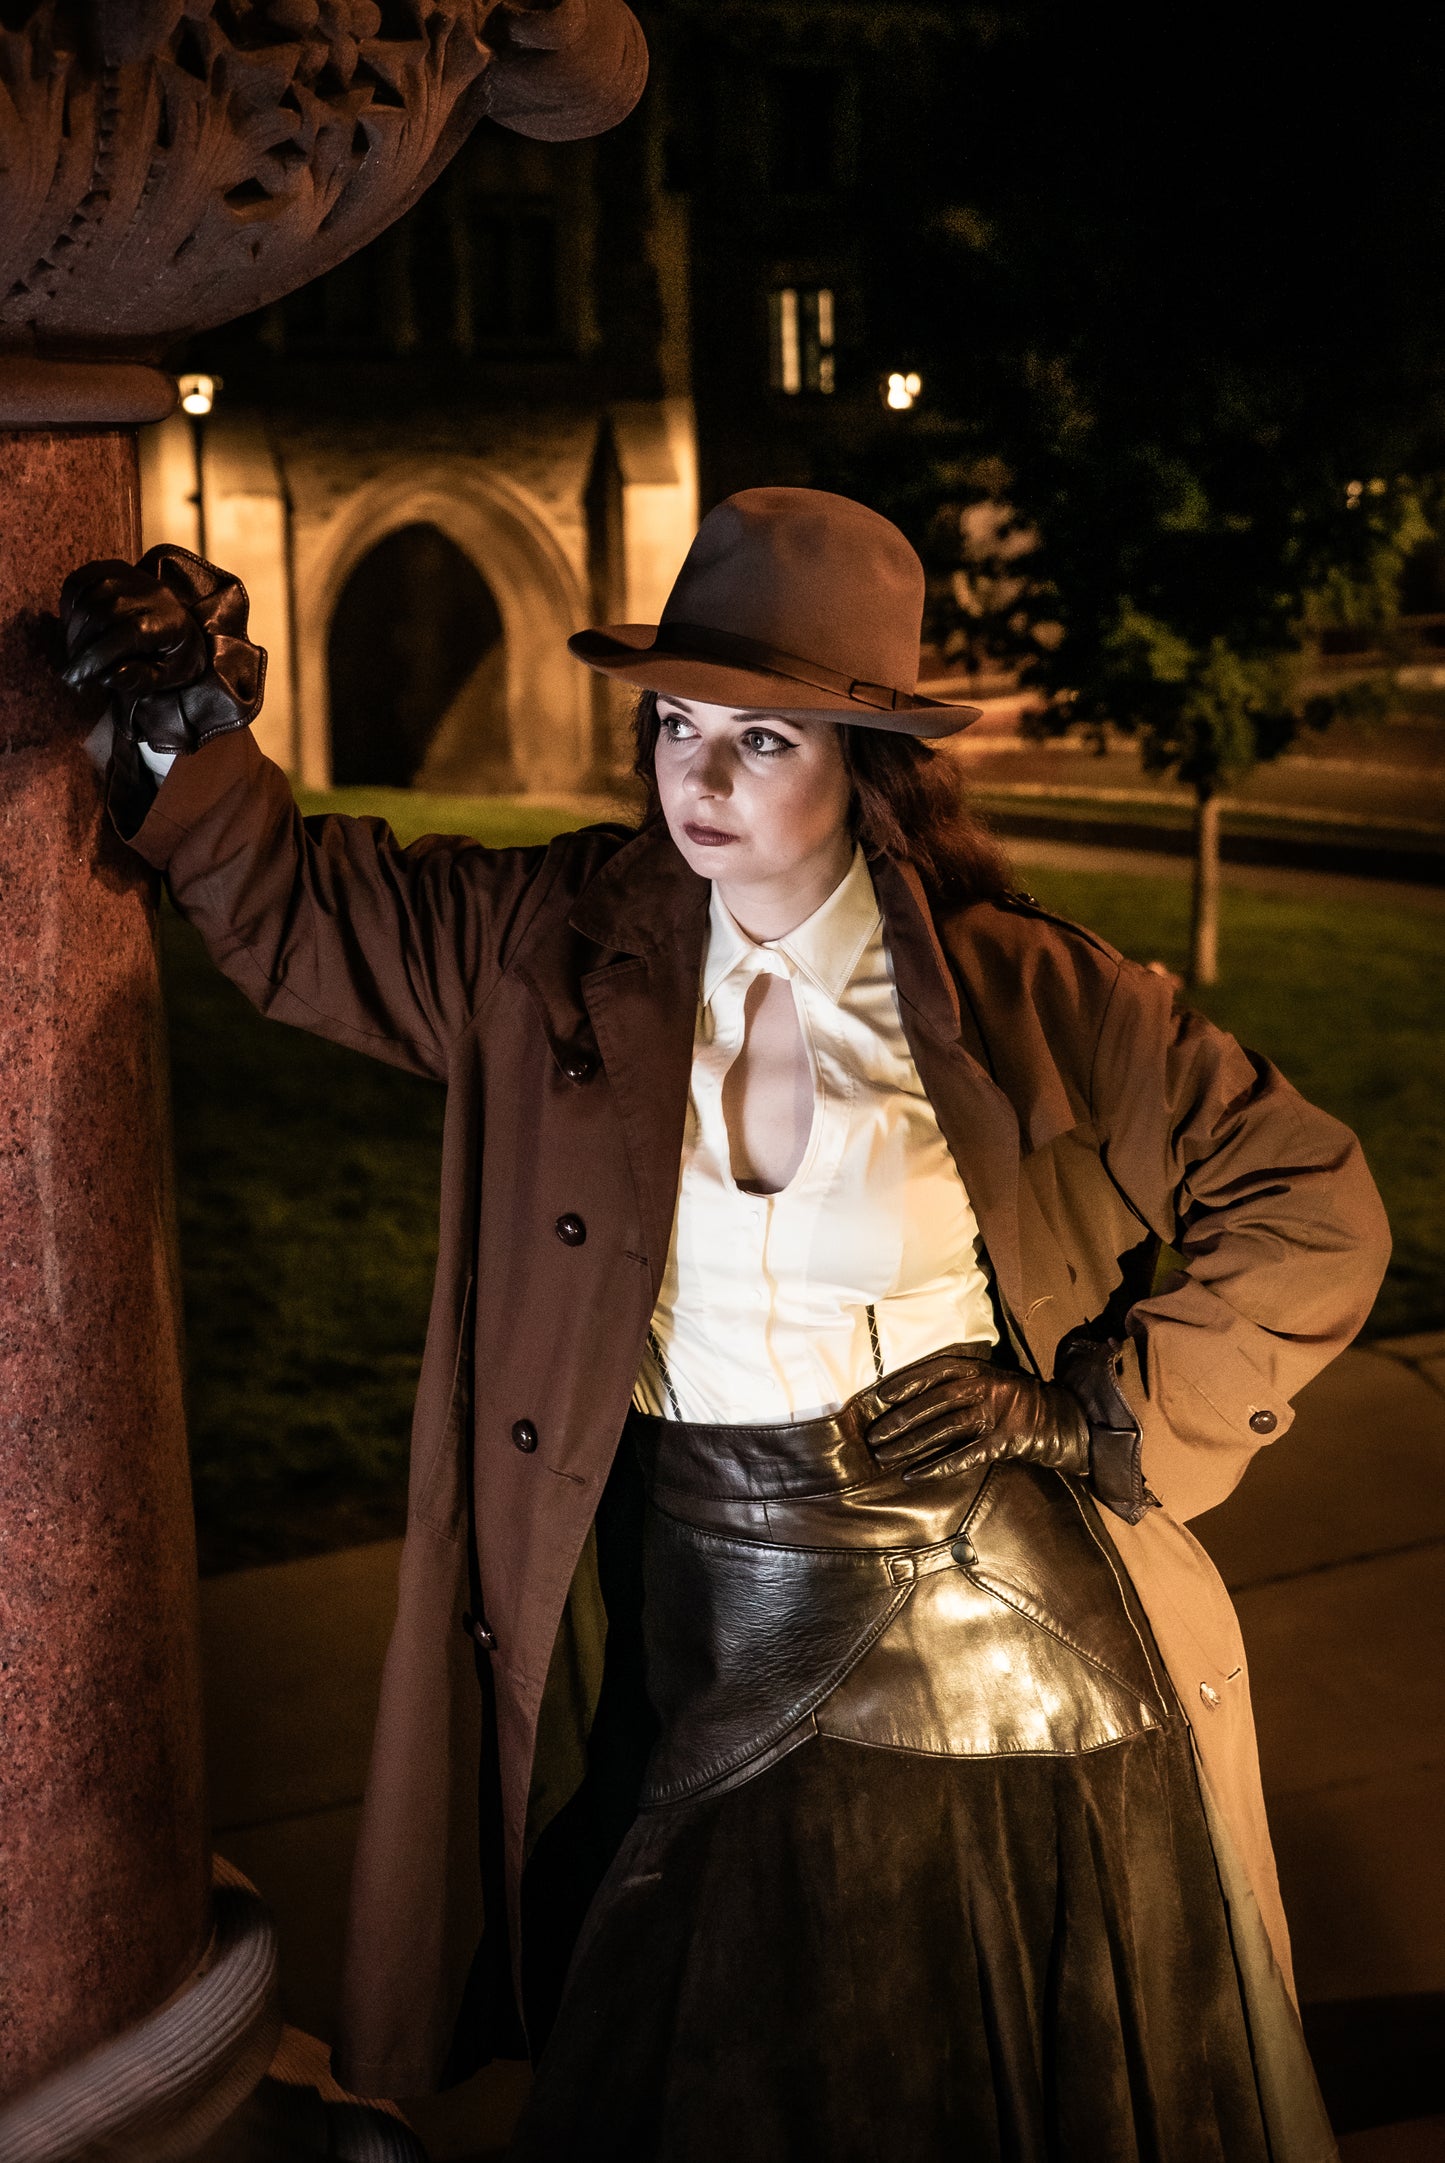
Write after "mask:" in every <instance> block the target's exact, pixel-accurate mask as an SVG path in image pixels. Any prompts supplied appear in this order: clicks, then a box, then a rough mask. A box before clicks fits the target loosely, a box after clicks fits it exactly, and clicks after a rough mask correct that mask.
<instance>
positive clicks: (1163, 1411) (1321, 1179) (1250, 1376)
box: [1091, 962, 1390, 1519]
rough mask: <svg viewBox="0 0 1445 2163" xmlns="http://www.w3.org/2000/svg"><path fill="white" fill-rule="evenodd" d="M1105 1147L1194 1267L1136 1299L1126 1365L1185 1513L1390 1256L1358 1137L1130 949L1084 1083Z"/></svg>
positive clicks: (1147, 1214) (1354, 1326) (1370, 1294)
mask: <svg viewBox="0 0 1445 2163" xmlns="http://www.w3.org/2000/svg"><path fill="white" fill-rule="evenodd" d="M1091 1098H1092V1103H1093V1110H1094V1118H1095V1123H1096V1127H1097V1130H1098V1133H1099V1135H1100V1140H1101V1149H1102V1154H1103V1160H1104V1163H1105V1166H1106V1168H1107V1169H1108V1171H1109V1173H1110V1176H1111V1177H1112V1178H1113V1180H1114V1182H1115V1184H1116V1185H1117V1186H1118V1188H1119V1190H1120V1192H1121V1193H1122V1194H1123V1196H1124V1197H1125V1199H1126V1200H1127V1201H1128V1203H1129V1204H1130V1206H1131V1207H1132V1208H1133V1209H1134V1210H1135V1212H1136V1213H1137V1214H1138V1216H1139V1217H1140V1218H1141V1219H1142V1220H1143V1221H1144V1222H1145V1223H1147V1224H1148V1225H1149V1226H1150V1228H1151V1229H1152V1230H1153V1231H1155V1232H1156V1233H1158V1235H1159V1236H1160V1238H1162V1239H1164V1240H1166V1241H1167V1242H1168V1243H1169V1244H1170V1245H1171V1246H1173V1247H1175V1248H1176V1249H1177V1251H1178V1252H1179V1253H1180V1254H1181V1255H1182V1256H1183V1258H1184V1262H1185V1268H1184V1270H1183V1271H1181V1272H1176V1273H1175V1274H1174V1275H1173V1276H1172V1277H1171V1278H1169V1279H1167V1280H1166V1281H1165V1283H1164V1284H1163V1285H1162V1286H1161V1287H1160V1289H1159V1290H1158V1291H1157V1292H1156V1293H1154V1294H1153V1295H1151V1296H1150V1297H1148V1298H1146V1299H1142V1300H1139V1301H1138V1302H1136V1304H1135V1305H1134V1306H1133V1308H1131V1310H1130V1312H1129V1315H1128V1317H1127V1321H1126V1330H1127V1344H1126V1347H1125V1359H1124V1365H1123V1373H1122V1376H1121V1381H1122V1386H1123V1390H1124V1394H1125V1396H1126V1398H1127V1399H1128V1401H1129V1403H1130V1405H1131V1407H1132V1409H1133V1410H1134V1413H1135V1415H1136V1417H1137V1418H1138V1420H1139V1422H1140V1425H1141V1427H1142V1429H1143V1435H1144V1447H1143V1470H1144V1477H1145V1479H1146V1480H1147V1481H1148V1483H1149V1486H1150V1488H1151V1489H1152V1491H1153V1492H1154V1494H1156V1495H1157V1496H1158V1497H1159V1498H1160V1500H1161V1501H1162V1502H1163V1503H1164V1505H1165V1507H1166V1508H1167V1509H1168V1510H1169V1511H1170V1513H1171V1514H1172V1515H1173V1516H1174V1517H1176V1518H1180V1519H1183V1518H1188V1517H1193V1516H1196V1515H1197V1514H1198V1513H1199V1512H1200V1511H1201V1510H1207V1509H1212V1508H1213V1507H1214V1505H1215V1504H1216V1503H1219V1502H1222V1501H1223V1500H1224V1499H1225V1497H1226V1496H1227V1495H1228V1494H1230V1493H1231V1492H1232V1490H1233V1489H1234V1487H1235V1486H1236V1484H1237V1483H1238V1481H1239V1479H1240V1477H1241V1475H1242V1474H1243V1472H1244V1469H1245V1467H1246V1465H1247V1464H1248V1463H1249V1460H1250V1458H1251V1457H1252V1456H1253V1454H1254V1452H1255V1450H1257V1449H1258V1448H1259V1447H1260V1446H1261V1444H1262V1443H1264V1442H1267V1441H1269V1440H1271V1439H1272V1438H1274V1437H1275V1436H1278V1435H1281V1434H1283V1433H1284V1432H1285V1431H1286V1429H1287V1428H1288V1427H1289V1425H1290V1422H1291V1420H1292V1418H1293V1413H1292V1411H1291V1409H1290V1399H1291V1398H1292V1397H1293V1396H1294V1395H1295V1394H1296V1392H1297V1391H1299V1390H1300V1389H1301V1388H1303V1386H1304V1384H1305V1383H1306V1382H1308V1381H1309V1380H1310V1379H1311V1377H1312V1376H1313V1375H1315V1374H1317V1373H1319V1371H1320V1369H1321V1368H1323V1367H1325V1366H1326V1365H1327V1364H1328V1363H1329V1361H1330V1360H1331V1359H1333V1358H1334V1356H1335V1354H1336V1353H1337V1352H1340V1351H1342V1350H1343V1349H1344V1347H1345V1346H1346V1345H1347V1344H1348V1343H1349V1342H1350V1339H1351V1338H1352V1337H1353V1336H1354V1335H1355V1333H1356V1331H1357V1330H1358V1329H1359V1328H1360V1326H1361V1324H1362V1323H1363V1322H1364V1320H1365V1318H1366V1316H1367V1315H1368V1314H1369V1311H1370V1307H1371V1305H1372V1303H1373V1300H1374V1297H1375V1293H1376V1292H1377V1290H1378V1289H1379V1285H1380V1280H1381V1278H1382V1277H1383V1275H1384V1272H1385V1265H1386V1263H1387V1261H1388V1259H1389V1252H1390V1239H1389V1227H1388V1225H1387V1223H1386V1220H1385V1213H1384V1209H1383V1207H1382V1206H1381V1203H1380V1198H1379V1195H1378V1193H1377V1192H1376V1190H1375V1185H1374V1181H1373V1180H1372V1179H1371V1177H1370V1174H1369V1171H1368V1169H1367V1167H1366V1165H1365V1160H1364V1155H1363V1152H1362V1151H1361V1149H1360V1145H1359V1143H1358V1141H1357V1140H1356V1139H1355V1137H1354V1135H1353V1134H1352V1133H1351V1132H1350V1130H1349V1129H1348V1127H1345V1126H1342V1125H1341V1124H1340V1122H1339V1121H1338V1120H1337V1119H1332V1118H1331V1117H1330V1116H1329V1114H1328V1113H1326V1112H1322V1111H1319V1110H1317V1109H1316V1107H1315V1106H1314V1105H1312V1104H1308V1103H1306V1102H1305V1100H1304V1098H1303V1097H1301V1096H1300V1094H1299V1093H1298V1091H1297V1090H1295V1089H1293V1088H1292V1087H1291V1086H1290V1084H1289V1083H1288V1082H1287V1081H1286V1080H1285V1079H1284V1076H1283V1075H1282V1074H1281V1073H1280V1072H1279V1070H1278V1068H1277V1067H1274V1066H1272V1065H1271V1064H1270V1062H1269V1061H1268V1060H1267V1059H1262V1058H1260V1057H1259V1056H1258V1055H1257V1054H1255V1053H1253V1052H1249V1051H1246V1050H1244V1048H1243V1047H1242V1046H1241V1045H1239V1044H1238V1043H1236V1042H1235V1040H1234V1038H1233V1037H1231V1036H1228V1035H1226V1034H1225V1032H1224V1031H1223V1030H1222V1029H1217V1028H1216V1027H1215V1026H1214V1025H1213V1023H1211V1022H1209V1021H1206V1020H1205V1019H1204V1017H1203V1016H1202V1015H1200V1014H1195V1013H1191V1012H1188V1011H1183V1012H1179V1013H1175V1012H1174V1011H1173V1009H1172V1000H1171V996H1170V992H1169V988H1168V986H1167V984H1165V983H1164V982H1163V981H1162V980H1161V979H1160V978H1158V977H1157V976H1154V975H1151V974H1150V972H1149V971H1148V970H1145V969H1140V968H1138V967H1136V966H1135V965H1134V964H1132V963H1129V962H1125V963H1123V964H1122V965H1121V966H1120V970H1119V975H1118V978H1117V981H1116V983H1115V986H1114V990H1113V993H1112V995H1111V997H1110V1000H1109V1004H1108V1007H1107V1009H1106V1011H1105V1015H1104V1019H1103V1024H1102V1027H1101V1030H1100V1034H1099V1041H1098V1046H1097V1051H1096V1055H1095V1061H1094V1070H1093V1077H1092V1083H1091Z"/></svg>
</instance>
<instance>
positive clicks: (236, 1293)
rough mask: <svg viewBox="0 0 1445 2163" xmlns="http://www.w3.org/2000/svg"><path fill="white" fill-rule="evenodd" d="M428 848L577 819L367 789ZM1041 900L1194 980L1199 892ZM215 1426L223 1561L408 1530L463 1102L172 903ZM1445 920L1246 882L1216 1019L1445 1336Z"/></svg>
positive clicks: (178, 1047) (204, 1495)
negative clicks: (1282, 1099) (212, 953)
mask: <svg viewBox="0 0 1445 2163" xmlns="http://www.w3.org/2000/svg"><path fill="white" fill-rule="evenodd" d="M305 808H306V809H307V810H315V809H329V808H340V809H365V810H368V811H375V812H378V813H380V814H381V815H382V816H384V817H386V818H388V819H389V820H390V821H391V823H392V825H393V826H394V827H395V829H396V830H397V832H398V833H399V834H400V835H401V837H402V838H403V839H404V840H410V839H412V838H414V836H415V835H417V834H419V833H423V832H426V831H428V830H433V831H435V830H442V831H456V832H471V833H475V834H476V835H477V836H478V837H479V838H480V839H481V840H483V841H486V842H489V843H493V844H503V843H515V842H533V841H537V840H540V839H544V838H545V837H546V836H547V835H549V834H551V833H553V832H555V831H557V830H558V829H559V828H561V827H563V826H566V825H568V824H573V823H576V821H575V820H573V819H570V818H568V817H567V816H566V815H564V814H561V813H558V812H548V811H546V810H544V809H541V808H539V807H538V806H537V805H535V804H530V803H527V804H507V803H504V802H493V803H478V802H475V801H466V800H450V799H443V798H434V797H430V798H429V797H418V796H413V795H411V794H410V793H408V792H404V791H392V792H387V791H376V790H368V791H362V790H344V791H339V792H337V794H336V795H335V796H332V797H326V798H319V797H308V798H306V799H305ZM1018 855H1019V865H1020V872H1021V876H1022V877H1023V879H1024V881H1025V883H1026V884H1027V885H1029V887H1030V888H1031V889H1032V891H1033V892H1035V893H1036V894H1037V895H1038V896H1039V898H1040V900H1041V901H1043V902H1045V903H1046V904H1047V905H1048V906H1050V907H1054V908H1057V909H1059V910H1060V911H1061V912H1062V913H1063V914H1065V915H1068V916H1072V917H1074V918H1076V919H1078V920H1079V921H1080V922H1083V923H1087V924H1090V925H1092V926H1093V927H1094V928H1095V929H1096V930H1098V931H1100V932H1102V933H1103V934H1104V936H1105V937H1106V938H1109V939H1111V940H1112V941H1113V942H1114V943H1115V944H1116V945H1118V946H1120V947H1122V948H1123V949H1124V951H1125V952H1127V953H1132V954H1135V955H1137V956H1138V957H1139V958H1140V959H1141V960H1146V961H1150V960H1155V959H1159V960H1163V961H1165V962H1168V963H1169V964H1170V965H1171V966H1174V967H1178V966H1180V965H1181V963H1182V959H1183V955H1184V952H1185V941H1186V930H1187V918H1186V910H1187V890H1186V886H1185V882H1184V881H1183V880H1182V879H1157V878H1139V877H1133V876H1129V875H1126V874H1106V873H1094V872H1077V873H1074V872H1070V873H1064V872H1058V871H1048V872H1046V871H1044V870H1042V869H1040V870H1037V871H1035V870H1032V869H1031V868H1030V867H1029V865H1028V856H1027V844H1022V845H1021V846H1020V849H1019V852H1018ZM162 942H163V959H164V968H165V976H166V990H167V1000H168V1007H169V1014H170V1028H171V1045H172V1066H173V1087H174V1098H175V1125H176V1146H177V1155H178V1167H179V1197H180V1216H181V1248H182V1262H183V1268H184V1277H185V1292H186V1325H187V1334H188V1344H189V1367H190V1418H191V1438H192V1460H193V1468H194V1475H195V1490H196V1516H197V1524H198V1528H199V1533H200V1542H201V1559H202V1567H203V1569H206V1570H208V1571H214V1570H222V1569H231V1568H236V1567H239V1566H241V1565H243V1564H245V1563H248V1562H257V1561H274V1560H278V1559H280V1558H281V1557H283V1556H286V1555H294V1554H304V1553H311V1552H316V1551H319V1550H322V1549H326V1548H330V1547H337V1546H344V1545H348V1544H350V1543H352V1542H354V1541H360V1540H366V1539H379V1538H383V1537H385V1536H387V1535H388V1534H390V1533H393V1532H397V1531H399V1530H400V1529H401V1522H402V1507H403V1498H404V1492H405V1468H406V1447H407V1435H408V1429H409V1421H410V1414H411V1401H412V1394H413V1391H414V1388H415V1384H416V1375H417V1368H418V1364H419V1361H420V1355H421V1344H422V1337H423V1334H424V1331H425V1325H426V1311H427V1299H428V1294H429V1291H430V1285H431V1273H432V1267H433V1262H434V1259H435V1242H436V1202H437V1177H438V1164H439V1157H440V1139H441V1116H442V1092H441V1090H440V1089H439V1088H437V1087H436V1086H435V1085H433V1084H431V1083H427V1082H421V1081H416V1080H413V1079H412V1078H411V1077H410V1076H408V1075H405V1074H399V1073H397V1072H396V1071H395V1070H394V1069H392V1068H389V1067H384V1066H380V1065H377V1064H376V1063H375V1062H373V1061H371V1060H368V1059H364V1058H362V1057H361V1056H360V1055H359V1054H357V1053H354V1052H349V1051H343V1050H341V1049H340V1048H338V1047H337V1046H335V1045H330V1044H325V1043H322V1042H321V1041H319V1040H318V1039H316V1038H312V1037H308V1036H305V1035H303V1034H302V1033H301V1032H300V1031H298V1030H294V1029H286V1028H282V1027H279V1026H275V1025H271V1024H268V1023H265V1022H263V1021H261V1020H260V1018H259V1017H258V1016H257V1015H255V1014H254V1013H253V1012H252V1010H251V1009H250V1007H249V1006H248V1005H247V1004H246V1002H245V1001H244V1000H243V999H242V998H241V995H240V994H239V992H237V991H235V990H234V989H233V988H232V986H231V985H230V984H228V983H227V982H226V980H225V979H224V978H223V977H222V976H221V975H220V974H219V972H218V971H216V970H215V969H214V968H213V967H212V966H211V964H210V962H209V960H208V959H207V957H206V955H205V953H204V951H203V950H202V948H201V946H200V942H199V940H198V939H197V938H196V936H195V934H194V933H192V932H191V931H190V930H189V928H188V927H187V926H186V925H185V924H183V923H181V922H180V921H179V920H178V919H177V918H176V916H175V915H174V914H173V913H172V912H171V911H170V910H169V909H167V910H166V911H165V913H164V916H163V919H162ZM1442 943H1445V940H1442V919H1441V918H1440V917H1439V916H1432V915H1428V914H1426V913H1425V912H1423V911H1421V912H1419V913H1418V914H1417V913H1413V912H1409V911H1404V910H1396V909H1388V908H1384V907H1379V906H1371V905H1369V904H1368V903H1367V902H1366V903H1355V902H1352V903H1351V904H1350V906H1349V908H1348V909H1345V908H1342V907H1340V906H1338V905H1329V904H1325V903H1321V902H1316V901H1295V900H1280V899H1276V898H1274V897H1272V896H1265V895H1260V894H1253V893H1243V892H1231V891H1227V892H1226V896H1225V903H1224V924H1223V957H1224V969H1225V974H1226V978H1227V981H1226V982H1225V983H1224V984H1223V985H1221V986H1220V987H1219V989H1218V990H1217V992H1215V993H1212V994H1211V995H1210V996H1209V998H1208V999H1207V1001H1205V1002H1203V1003H1204V1004H1206V1005H1207V1007H1208V1009H1209V1011H1210V1013H1211V1014H1212V1015H1213V1016H1214V1017H1215V1019H1216V1020H1218V1021H1220V1022H1222V1023H1223V1024H1224V1026H1225V1027H1226V1028H1229V1029H1232V1030H1233V1031H1234V1032H1235V1033H1236V1034H1237V1035H1239V1036H1241V1037H1242V1038H1243V1039H1244V1040H1245V1041H1246V1042H1247V1043H1249V1044H1251V1045H1253V1046H1255V1047H1257V1048H1258V1049H1259V1050H1261V1051H1264V1052H1267V1053H1268V1054H1269V1055H1270V1056H1271V1057H1272V1058H1274V1059H1276V1060H1278V1062H1279V1064H1280V1065H1281V1066H1282V1067H1283V1068H1284V1070H1285V1072H1286V1073H1287V1074H1288V1075H1289V1076H1290V1078H1291V1080H1293V1081H1294V1082H1296V1083H1297V1084H1298V1086H1299V1087H1300V1088H1301V1089H1303V1090H1304V1092H1305V1094H1306V1095H1307V1096H1310V1097H1312V1098H1313V1099H1314V1100H1315V1101H1316V1102H1317V1103H1320V1104H1322V1105H1325V1106H1326V1107H1327V1108H1328V1109H1329V1110H1331V1111H1333V1112H1335V1113H1337V1114H1338V1116H1339V1117H1340V1118H1342V1119H1345V1120H1347V1121H1348V1122H1349V1124H1350V1125H1351V1126H1353V1127H1354V1128H1355V1129H1356V1131H1357V1132H1358V1133H1359V1134H1360V1135H1361V1137H1362V1138H1363V1140H1364V1143H1365V1147H1366V1151H1367V1153H1368V1155H1369V1158H1370V1163H1371V1165H1372V1167H1373V1169H1374V1172H1375V1176H1376V1178H1377V1179H1378V1181H1379V1183H1380V1187H1381V1190H1382V1191H1383V1193H1384V1196H1385V1200H1386V1203H1387V1205H1388V1207H1389V1210H1390V1214H1391V1219H1392V1221H1393V1224H1394V1227H1395V1238H1396V1258H1395V1264H1394V1267H1393V1268H1392V1270H1391V1274H1390V1277H1389V1280H1388V1282H1387V1284H1386V1286H1385V1289H1384V1292H1383V1293H1382V1295H1381V1299H1380V1302H1379V1305H1378V1307H1377V1310H1376V1314H1375V1317H1374V1320H1373V1322H1372V1328H1374V1329H1375V1330H1376V1331H1377V1332H1383V1333H1392V1332H1397V1331H1404V1330H1410V1329H1426V1328H1438V1327H1440V1326H1441V1325H1442V1323H1445V1105H1442V1090H1441V1086H1440V1083H1441V1075H1442V1071H1445V970H1442V969H1441V966H1440V958H1441V946H1442Z"/></svg>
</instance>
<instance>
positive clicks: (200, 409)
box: [177, 376, 218, 420]
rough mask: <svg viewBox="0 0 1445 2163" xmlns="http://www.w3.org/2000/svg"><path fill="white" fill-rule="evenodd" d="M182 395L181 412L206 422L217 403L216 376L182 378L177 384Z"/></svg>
mask: <svg viewBox="0 0 1445 2163" xmlns="http://www.w3.org/2000/svg"><path fill="white" fill-rule="evenodd" d="M177 389H178V390H179V391H180V394H181V411H182V412H183V413H189V414H191V415H193V416H194V418H195V419H196V420H204V419H205V416H206V415H207V414H208V413H209V412H210V410H211V408H212V406H213V405H214V404H215V402H216V391H217V389H218V385H217V382H216V378H215V377H214V376H182V377H181V378H180V380H179V382H178V384H177Z"/></svg>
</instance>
